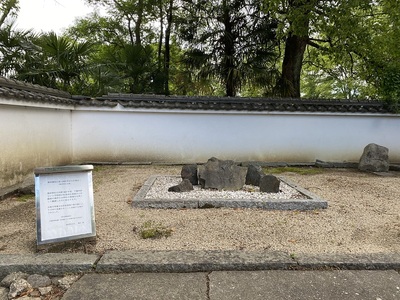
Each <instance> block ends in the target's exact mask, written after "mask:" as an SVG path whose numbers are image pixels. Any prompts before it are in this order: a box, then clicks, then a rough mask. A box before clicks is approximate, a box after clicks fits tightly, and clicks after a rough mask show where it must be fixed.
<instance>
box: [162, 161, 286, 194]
mask: <svg viewBox="0 0 400 300" xmlns="http://www.w3.org/2000/svg"><path fill="white" fill-rule="evenodd" d="M181 177H182V181H181V183H179V184H178V185H175V186H172V187H170V188H169V189H168V191H170V192H189V191H192V190H193V186H194V185H200V186H201V188H202V189H211V190H219V191H222V190H224V191H237V190H240V189H242V188H243V186H244V185H245V184H247V185H254V186H259V187H260V192H266V193H278V192H279V186H280V180H279V179H278V178H277V177H275V176H273V175H266V174H264V172H263V170H262V168H261V166H258V165H249V166H248V167H243V166H239V165H237V164H236V163H235V162H234V161H232V160H219V159H217V158H215V157H212V158H210V159H209V160H208V161H207V163H205V164H204V165H199V166H198V165H197V164H191V165H185V166H183V167H182V170H181Z"/></svg>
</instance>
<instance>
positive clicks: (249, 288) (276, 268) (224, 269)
mask: <svg viewBox="0 0 400 300" xmlns="http://www.w3.org/2000/svg"><path fill="white" fill-rule="evenodd" d="M399 270H400V254H397V253H395V254H369V255H368V254H365V255H351V254H343V255H335V254H325V255H318V256H316V255H309V254H297V255H288V254H287V253H284V252H268V251H260V252H243V251H123V252H118V251H114V252H109V253H106V254H104V255H102V256H98V255H95V254H60V253H48V254H31V255H6V254H3V255H1V254H0V278H2V276H3V277H4V276H6V275H7V274H9V273H12V272H16V271H22V272H26V273H29V274H46V275H50V276H60V275H64V274H67V273H84V274H85V275H83V277H82V278H81V279H79V280H78V281H77V282H76V283H74V284H73V286H72V287H71V288H70V289H69V290H68V291H67V292H66V293H65V295H64V297H63V300H71V299H74V300H75V299H88V300H90V299H138V300H140V299H206V300H214V299H218V300H224V299H250V300H253V299H274V300H277V299H324V300H325V299H362V300H364V299H372V300H387V299H400V274H399V272H398V271H399Z"/></svg>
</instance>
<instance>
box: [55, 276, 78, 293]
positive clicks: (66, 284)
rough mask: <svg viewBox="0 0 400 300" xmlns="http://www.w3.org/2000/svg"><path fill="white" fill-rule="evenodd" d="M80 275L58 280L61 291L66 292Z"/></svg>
mask: <svg viewBox="0 0 400 300" xmlns="http://www.w3.org/2000/svg"><path fill="white" fill-rule="evenodd" d="M79 277H80V275H67V276H65V277H63V278H61V279H59V280H58V283H57V284H58V286H59V287H60V288H62V289H63V290H68V289H69V288H70V287H71V285H72V284H73V283H74V282H75V281H77V280H78V279H79Z"/></svg>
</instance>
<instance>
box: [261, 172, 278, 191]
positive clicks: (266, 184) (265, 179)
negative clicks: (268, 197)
mask: <svg viewBox="0 0 400 300" xmlns="http://www.w3.org/2000/svg"><path fill="white" fill-rule="evenodd" d="M280 183H281V181H280V180H279V179H278V178H277V177H276V176H274V175H265V176H262V177H261V179H260V192H264V193H278V192H279V186H280Z"/></svg>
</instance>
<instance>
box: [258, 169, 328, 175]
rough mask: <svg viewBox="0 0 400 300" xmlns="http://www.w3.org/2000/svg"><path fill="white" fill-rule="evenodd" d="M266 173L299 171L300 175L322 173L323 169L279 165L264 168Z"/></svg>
mask: <svg viewBox="0 0 400 300" xmlns="http://www.w3.org/2000/svg"><path fill="white" fill-rule="evenodd" d="M263 171H264V173H266V174H282V173H286V172H292V173H297V174H300V175H314V174H321V173H322V172H323V169H321V168H313V167H302V168H301V167H278V168H263Z"/></svg>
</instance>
